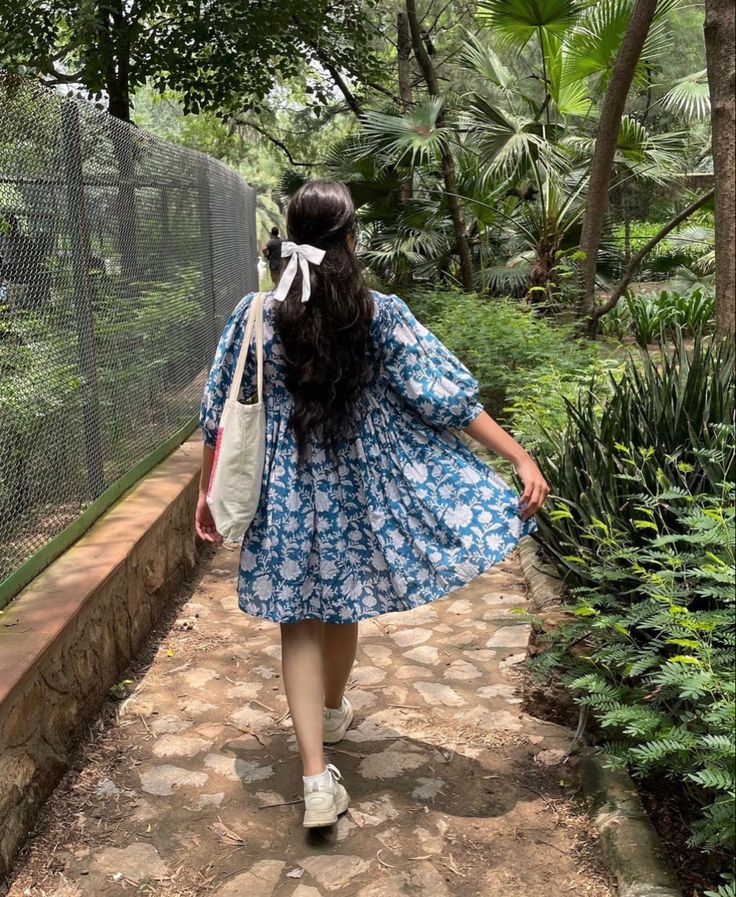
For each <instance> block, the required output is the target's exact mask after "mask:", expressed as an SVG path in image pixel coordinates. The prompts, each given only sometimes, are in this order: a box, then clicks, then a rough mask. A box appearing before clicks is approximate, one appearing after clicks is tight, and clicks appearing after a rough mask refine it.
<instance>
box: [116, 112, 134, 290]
mask: <svg viewBox="0 0 736 897" xmlns="http://www.w3.org/2000/svg"><path fill="white" fill-rule="evenodd" d="M110 138H111V140H112V145H113V150H114V152H115V158H116V159H117V163H118V172H119V174H120V180H119V182H118V195H117V219H118V251H119V252H120V267H121V270H122V272H123V275H124V276H125V277H126V278H127V279H128V280H129V281H131V280H136V279H137V278H138V275H139V271H138V225H137V221H136V208H135V162H134V158H133V135H132V129H131V127H130V126H129V125H127V124H124V123H123V122H119V121H116V120H115V119H113V118H112V117H111V118H110Z"/></svg>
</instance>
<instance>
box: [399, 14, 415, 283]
mask: <svg viewBox="0 0 736 897" xmlns="http://www.w3.org/2000/svg"><path fill="white" fill-rule="evenodd" d="M396 55H397V59H398V81H399V96H400V97H401V106H402V108H403V110H404V112H405V113H406V112H408V111H409V110H410V109H411V107H412V104H413V101H414V98H413V97H412V93H411V68H410V65H409V63H410V60H411V34H410V33H409V20H408V18H407V17H406V13H405V12H401V11H400V12H398V13H397V14H396ZM399 170H400V171H401V173H402V175H405V177H403V178H402V181H401V184H400V186H399V205H401V206H402V207H403V206H405V205H406V204H407V203H409V202H411V200H412V198H413V196H414V184H413V179H414V168H413V167H412V166H411V165H408V166H402V167H401V168H400V169H399ZM413 279H414V278H413V274H412V270H411V266H410V265H409V264H406V263H404V265H403V266H402V270H400V271H399V272H398V275H397V282H398V283H399V284H400V285H402V286H404V285H406V286H408V285H409V284H411V283H412V281H413Z"/></svg>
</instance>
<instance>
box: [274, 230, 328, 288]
mask: <svg viewBox="0 0 736 897" xmlns="http://www.w3.org/2000/svg"><path fill="white" fill-rule="evenodd" d="M289 255H290V256H291V258H290V259H289V264H288V265H287V266H286V268H285V269H284V272H283V274H282V275H281V279H280V280H279V285H278V286H277V287H276V292H275V293H274V294H273V298H274V299H276V300H277V301H278V302H283V301H284V299H286V296H287V294H288V292H289V290H290V289H291V285H292V283H293V282H294V278H295V277H296V269H297V266H298V267H300V268H301V271H302V302H306V301H307V300H308V299H309V295H310V293H311V291H312V286H311V284H310V281H309V263H310V262H311V263H312V264H313V265H321V264H322V259H323V258H324V257H325V251H324V249H317V247H316V246H310V245H309V244H308V243H300V244H298V245H297V244H296V243H290V242H289V241H288V240H284V241H283V243H282V244H281V256H282V257H284V256H289Z"/></svg>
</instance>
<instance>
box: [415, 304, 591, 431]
mask: <svg viewBox="0 0 736 897" xmlns="http://www.w3.org/2000/svg"><path fill="white" fill-rule="evenodd" d="M407 301H408V302H409V303H410V305H411V307H412V309H413V311H414V313H415V314H416V315H417V317H418V318H419V319H420V320H421V321H422V322H423V323H424V324H425V325H426V326H427V327H429V329H430V330H432V331H433V332H434V333H435V334H436V335H437V336H438V337H439V338H440V339H441V340H442V341H443V342H444V343H446V345H448V346H449V347H450V348H451V349H452V350H453V351H454V352H455V353H456V354H457V355H458V357H459V358H460V359H461V360H462V361H463V362H464V363H465V364H466V365H467V366H468V367H469V368H470V370H472V371H473V373H474V374H475V375H476V377H477V378H478V381H479V383H480V385H481V401H482V402H483V404H484V405H485V406H486V407H487V408H488V410H489V412H490V413H491V414H494V415H496V416H500V415H502V413H503V409H504V408H505V407H506V406H507V405H508V402H509V401H510V402H511V403H512V406H513V405H514V403H515V402H516V401H517V400H518V401H520V402H521V401H522V400H521V396H523V395H526V394H525V392H524V390H525V388H527V387H528V385H529V383H530V381H531V380H536V379H537V378H538V377H540V376H541V375H543V374H544V372H549V376H550V378H555V379H556V380H557V382H558V383H574V382H575V381H576V380H577V379H578V378H579V375H580V370H581V369H586V368H588V367H590V366H591V365H593V364H594V362H595V360H596V359H597V357H598V348H597V346H596V345H595V344H592V343H590V342H588V341H585V340H580V339H575V338H574V337H573V336H572V328H571V327H565V326H561V325H559V326H555V325H553V324H551V323H550V322H549V321H548V320H545V319H544V318H541V317H540V316H539V315H537V314H536V313H535V312H534V311H533V309H532V308H530V307H529V306H528V305H527V304H526V303H523V302H520V301H517V300H513V299H488V298H484V297H481V296H478V295H476V294H466V293H461V292H459V291H457V290H434V291H421V290H413V291H410V292H409V294H408V296H407ZM531 371H533V372H534V376H533V377H530V372H531ZM527 401H528V400H527V399H524V402H525V403H526V402H527Z"/></svg>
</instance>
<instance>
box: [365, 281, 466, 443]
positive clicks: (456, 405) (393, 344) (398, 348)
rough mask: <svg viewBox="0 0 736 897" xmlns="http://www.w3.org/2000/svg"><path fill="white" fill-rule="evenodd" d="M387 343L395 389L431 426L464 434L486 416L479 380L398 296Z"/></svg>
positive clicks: (388, 317)
mask: <svg viewBox="0 0 736 897" xmlns="http://www.w3.org/2000/svg"><path fill="white" fill-rule="evenodd" d="M382 339H383V346H382V357H383V368H384V371H385V373H386V375H387V377H388V379H389V381H390V384H391V386H392V388H393V389H394V391H395V392H396V393H397V394H398V395H399V396H400V397H401V398H402V399H403V400H404V402H405V403H406V404H407V405H408V406H409V407H410V408H411V409H412V410H413V411H414V412H415V413H417V414H418V415H419V416H420V417H422V418H423V419H424V420H425V421H426V422H427V423H428V424H430V425H432V426H435V427H440V428H443V427H447V428H451V429H458V430H461V429H464V428H465V427H467V426H468V424H470V423H471V422H472V421H473V420H475V418H476V417H477V416H478V415H479V414H480V413H481V411H483V405H482V404H481V403H480V402H479V401H478V381H477V380H476V379H475V377H474V376H473V375H472V374H471V373H470V371H469V370H468V369H467V368H466V367H465V365H464V364H463V363H462V362H461V361H460V360H459V359H458V358H457V357H456V356H455V355H454V354H453V353H452V352H451V351H450V350H449V349H448V348H447V346H445V345H444V343H442V342H441V341H440V340H439V339H438V338H437V337H436V336H435V335H434V334H433V333H432V332H431V331H430V330H428V329H427V328H426V327H425V326H424V325H423V324H421V323H420V322H419V321H418V320H417V319H416V318H415V317H414V315H413V314H412V313H411V311H410V310H409V307H408V306H407V305H406V303H405V302H404V301H403V300H402V299H400V298H399V297H398V296H389V297H387V301H386V304H385V306H384V313H383V326H382Z"/></svg>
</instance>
